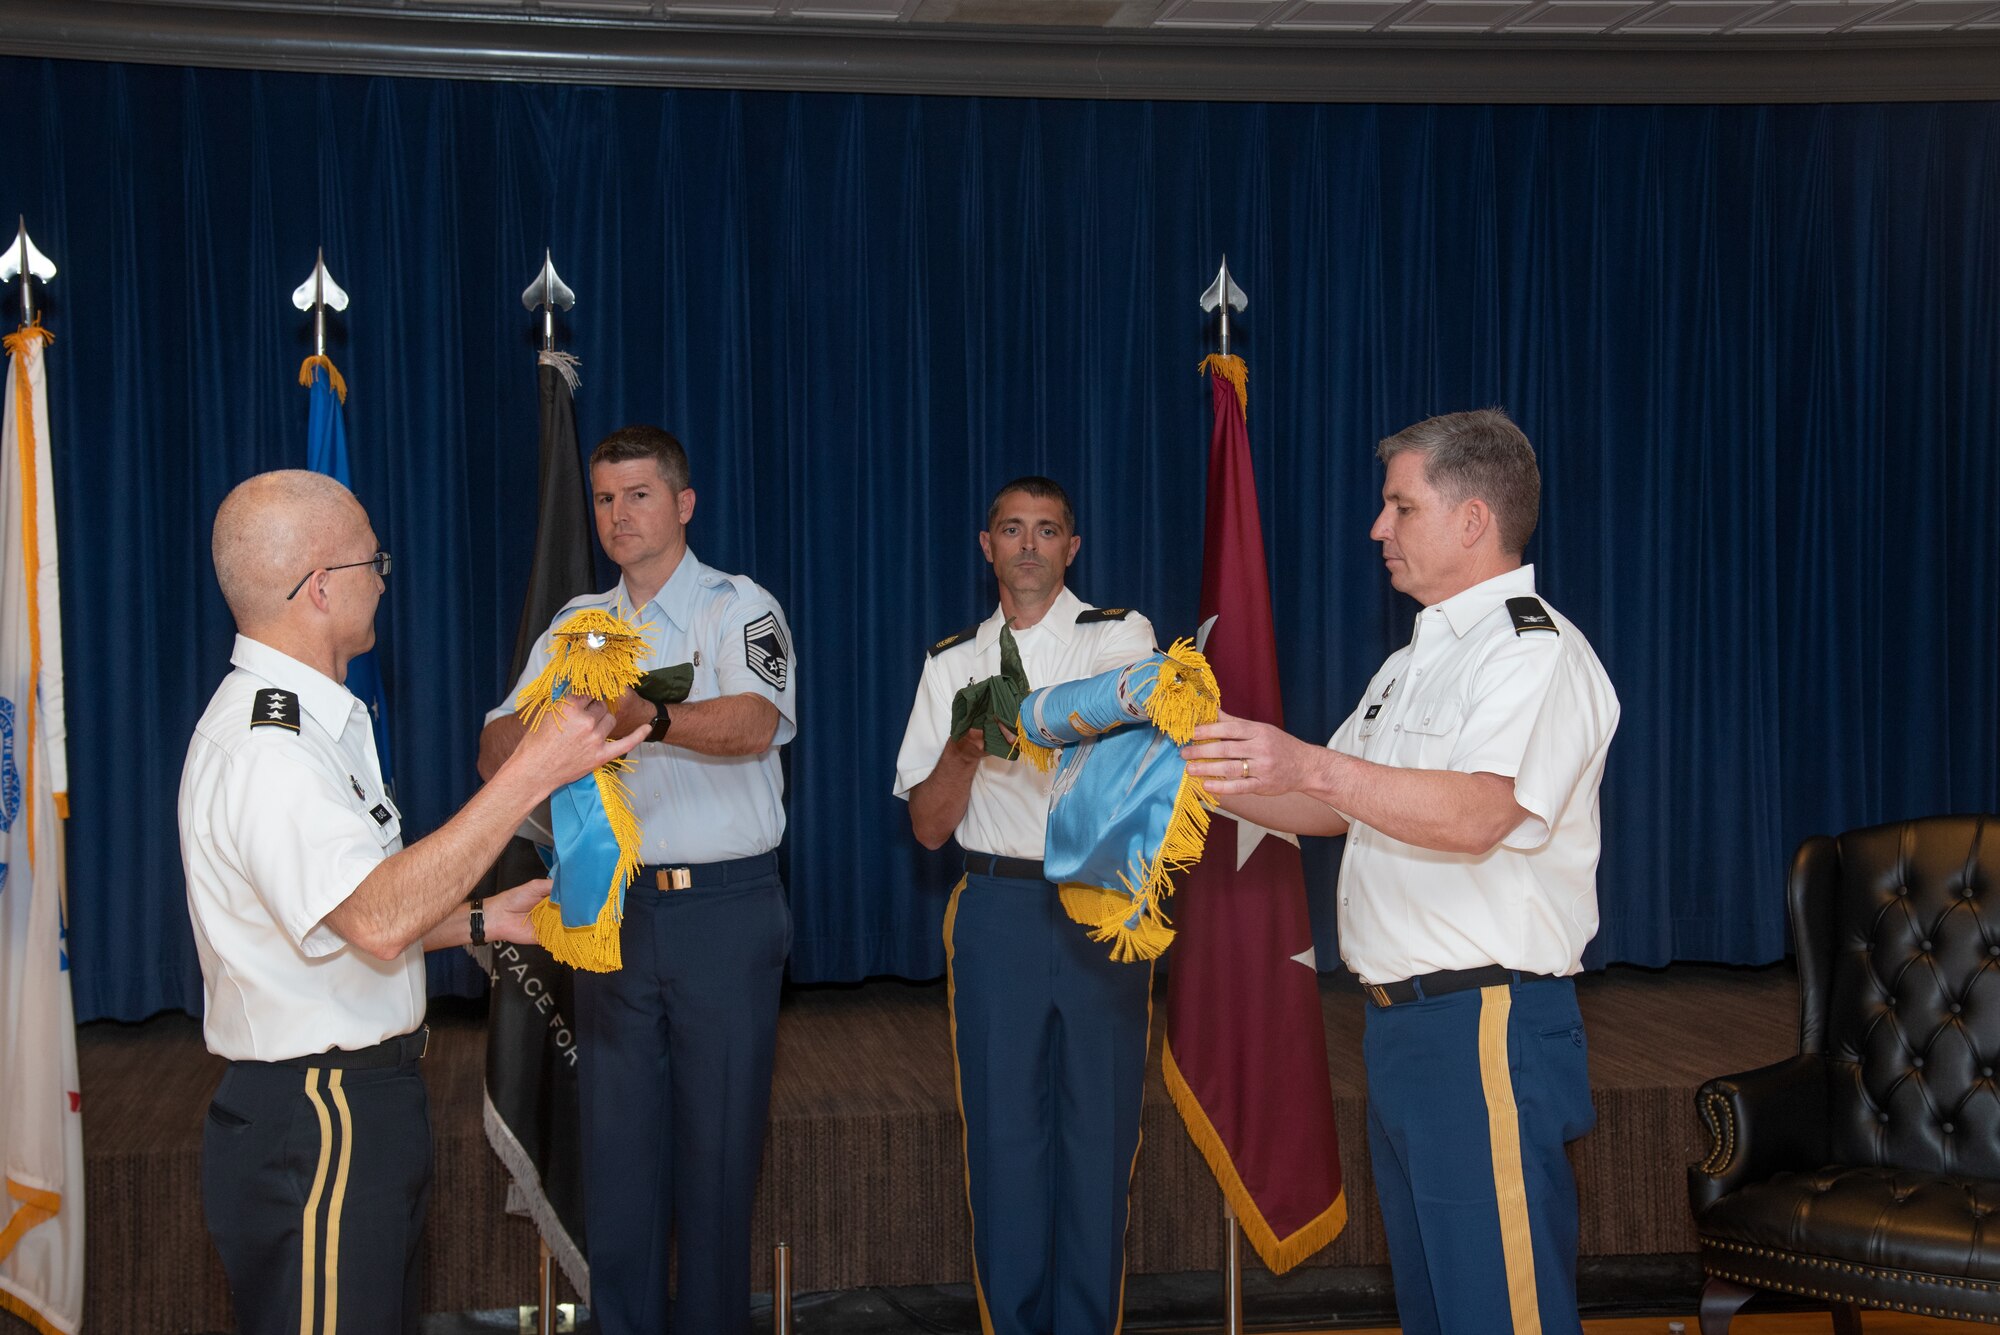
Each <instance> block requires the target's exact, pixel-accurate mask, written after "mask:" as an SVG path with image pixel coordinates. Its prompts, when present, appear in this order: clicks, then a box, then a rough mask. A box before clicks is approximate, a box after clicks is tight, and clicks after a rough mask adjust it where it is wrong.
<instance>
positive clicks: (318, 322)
mask: <svg viewBox="0 0 2000 1335" xmlns="http://www.w3.org/2000/svg"><path fill="white" fill-rule="evenodd" d="M292 305H294V306H296V307H298V308H299V309H300V310H302V311H311V312H312V317H313V355H314V356H315V357H324V356H326V312H327V308H328V307H331V308H333V309H334V310H337V311H344V310H346V309H347V293H346V292H344V291H342V290H341V286H340V284H338V283H336V282H334V281H333V275H332V274H330V273H328V272H327V271H326V248H325V247H324V246H322V247H320V251H319V258H318V259H316V260H314V261H313V271H312V272H311V273H310V274H307V275H306V281H305V282H303V283H300V284H299V286H298V290H297V291H295V292H293V293H292Z"/></svg>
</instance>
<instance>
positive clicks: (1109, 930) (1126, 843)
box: [1015, 640, 1220, 962]
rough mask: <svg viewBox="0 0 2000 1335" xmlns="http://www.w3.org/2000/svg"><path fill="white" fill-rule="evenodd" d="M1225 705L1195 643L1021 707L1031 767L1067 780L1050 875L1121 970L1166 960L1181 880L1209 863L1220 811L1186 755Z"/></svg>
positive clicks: (1054, 824) (1056, 795)
mask: <svg viewBox="0 0 2000 1335" xmlns="http://www.w3.org/2000/svg"><path fill="white" fill-rule="evenodd" d="M1219 705H1220V697H1219V694H1218V692H1217V690H1216V685H1215V676H1214V674H1213V673H1212V672H1210V671H1209V667H1208V660H1207V659H1205V658H1204V657H1202V655H1201V654H1200V653H1199V652H1198V651H1197V650H1196V649H1195V648H1194V646H1193V645H1192V644H1190V643H1189V642H1188V641H1186V640H1180V641H1177V642H1176V643H1175V644H1174V646H1173V647H1172V648H1171V649H1169V650H1167V652H1165V653H1154V654H1151V655H1149V656H1148V657H1146V658H1142V659H1140V660H1139V661H1138V662H1136V663H1130V664H1127V665H1126V666H1125V667H1122V668H1114V669H1113V670H1111V671H1109V672H1101V673H1099V674H1098V675H1096V676H1094V677H1086V678H1084V679H1083V680H1081V681H1072V682H1064V683H1062V684H1061V685H1058V686H1045V687H1043V688H1042V689H1040V690H1037V691H1032V692H1030V693H1029V694H1028V696H1027V698H1026V699H1024V700H1022V702H1021V713H1020V718H1019V721H1018V722H1017V724H1016V727H1015V733H1016V735H1017V736H1018V737H1019V738H1020V748H1021V754H1022V757H1023V758H1024V759H1025V760H1027V761H1028V762H1029V763H1030V764H1032V765H1034V766H1035V767H1036V768H1037V769H1040V770H1042V771H1043V772H1044V773H1046V772H1047V771H1048V770H1050V769H1051V768H1053V769H1054V770H1055V771H1056V777H1055V783H1054V786H1053V789H1052V790H1051V794H1050V798H1049V819H1048V832H1047V835H1048V837H1047V841H1046V844H1045V846H1044V849H1043V853H1042V865H1043V868H1044V871H1045V874H1046V875H1047V876H1048V879H1049V880H1051V881H1054V882H1055V883H1056V885H1057V886H1058V887H1059V889H1060V892H1061V895H1062V904H1063V909H1064V911H1065V912H1067V913H1068V914H1069V916H1070V917H1071V918H1072V919H1074V920H1075V921H1077V922H1078V923H1081V924H1082V925H1083V926H1084V927H1086V928H1087V929H1089V932H1090V939H1091V940H1093V941H1096V942H1098V943H1100V944H1104V945H1109V946H1110V947H1111V957H1112V958H1113V959H1115V960H1119V961H1121V962H1130V961H1133V960H1150V959H1157V958H1158V957H1159V955H1160V953H1161V952H1162V951H1164V950H1165V949H1166V948H1167V946H1168V945H1169V944H1170V943H1171V942H1172V941H1173V938H1174V932H1173V928H1172V926H1171V925H1170V923H1171V920H1170V919H1169V918H1168V917H1167V914H1166V910H1165V907H1164V901H1165V899H1166V897H1167V896H1168V895H1170V894H1172V893H1173V881H1172V879H1171V878H1172V875H1173V873H1175V872H1178V871H1185V870H1186V869H1187V868H1189V867H1191V866H1193V865H1194V864H1195V863H1196V862H1199V861H1200V860H1201V852H1202V846H1203V843H1204V842H1205V841H1206V839H1207V837H1208V817H1209V809H1210V806H1211V803H1210V801H1209V798H1208V794H1207V791H1206V790H1205V789H1204V788H1203V787H1202V783H1201V780H1200V779H1198V778H1196V777H1195V776H1193V775H1191V774H1189V773H1188V772H1187V765H1186V762H1184V761H1183V760H1182V759H1181V753H1180V748H1181V747H1182V746H1183V745H1185V744H1186V743H1187V742H1188V741H1189V740H1190V739H1191V738H1192V737H1193V736H1194V730H1195V728H1196V726H1197V725H1199V724H1202V723H1208V722H1212V721H1213V720H1214V718H1215V716H1216V711H1217V709H1218V707H1219Z"/></svg>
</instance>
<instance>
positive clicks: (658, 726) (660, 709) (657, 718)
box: [646, 700, 674, 742]
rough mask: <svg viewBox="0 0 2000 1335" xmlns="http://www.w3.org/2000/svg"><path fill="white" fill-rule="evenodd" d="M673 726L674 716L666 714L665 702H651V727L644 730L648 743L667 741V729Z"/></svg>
mask: <svg viewBox="0 0 2000 1335" xmlns="http://www.w3.org/2000/svg"><path fill="white" fill-rule="evenodd" d="M673 726H674V716H673V715H672V714H669V713H668V712H667V706H666V702H665V701H663V700H655V701H654V702H653V726H652V727H650V728H648V729H646V740H647V741H649V742H663V741H665V740H666V739H667V729H668V728H671V727H673Z"/></svg>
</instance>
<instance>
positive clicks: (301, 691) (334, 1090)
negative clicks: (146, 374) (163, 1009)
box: [179, 470, 643, 1335]
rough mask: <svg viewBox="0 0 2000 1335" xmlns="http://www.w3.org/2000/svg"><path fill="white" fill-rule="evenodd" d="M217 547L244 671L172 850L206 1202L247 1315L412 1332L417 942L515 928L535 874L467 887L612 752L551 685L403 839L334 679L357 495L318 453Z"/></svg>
mask: <svg viewBox="0 0 2000 1335" xmlns="http://www.w3.org/2000/svg"><path fill="white" fill-rule="evenodd" d="M213 554H214V559H215V574H216V579H217V581H218V582H219V583H220V584H221V585H222V596H223V599H224V601H226V602H227V603H228V604H229V611H230V614H231V616H233V617H234V618H235V621H236V630H237V635H236V646H235V651H234V652H233V653H232V654H231V656H230V662H231V663H232V664H233V665H234V668H235V670H234V671H232V672H231V673H230V674H229V675H228V676H226V677H224V678H223V680H222V685H221V686H219V687H218V688H216V692H215V695H214V697H213V698H212V699H210V701H209V704H208V709H207V710H206V712H204V713H203V714H202V716H201V721H200V722H199V723H198V724H196V725H195V731H194V738H193V740H192V741H191V742H189V743H188V753H187V763H186V765H185V767H184V768H183V769H182V771H181V791H180V812H179V814H180V832H181V859H182V864H183V866H184V867H185V869H186V872H187V897H188V916H189V917H190V918H191V919H193V923H194V938H195V948H196V950H197V951H198V952H199V954H200V957H201V974H202V989H203V993H204V996H205V999H206V1001H207V1009H206V1012H205V1015H204V1017H203V1021H202V1033H203V1037H204V1038H205V1039H206V1040H207V1043H208V1047H209V1050H210V1051H212V1052H214V1053H216V1054H218V1055H219V1056H222V1057H226V1058H228V1059H229V1069H228V1071H227V1073H226V1074H225V1075H224V1076H223V1078H222V1084H221V1086H220V1088H218V1089H217V1090H216V1094H215V1101H214V1102H213V1103H212V1104H210V1105H209V1110H208V1122H207V1126H206V1127H205V1129H204V1131H203V1135H202V1204H203V1208H204V1213H205V1215H206V1217H207V1221H208V1229H209V1233H210V1234H211V1235H212V1236H213V1237H214V1239H215V1246H216V1250H217V1251H218V1252H220V1253H221V1255H222V1263H223V1269H224V1270H226V1271H227V1272H228V1275H229V1286H230V1291H231V1294H232V1296H233V1298H234V1300H235V1306H236V1316H237V1320H238V1323H239V1325H240V1328H241V1329H242V1330H243V1331H245V1332H249V1333H250V1335H262V1333H263V1332H278V1331H284V1332H286V1335H294V1333H302V1332H311V1335H334V1333H335V1332H337V1331H361V1332H369V1333H370V1335H373V1333H374V1332H379V1331H399V1330H400V1331H404V1332H410V1333H412V1335H413V1333H414V1332H415V1331H416V1330H417V1324H418V1322H417V1318H418V1313H417V1296H418V1283H417V1280H418V1272H417V1252H418V1242H419V1239H420V1235H421V1232H422V1228H423V1218H424V1206H425V1202H426V1199H427V1197H428V1194H429V1189H430V1172H431V1145H430V1120H429V1111H428V1107H427V1104H426V1101H425V1095H424V1084H423V1080H422V1077H421V1076H420V1075H419V1074H418V1071H417V1062H418V1059H419V1058H421V1057H422V1056H423V1051H424V1045H425V1037H426V1032H427V1031H426V1030H425V1028H424V1023H423V1020H424V967H423V951H425V950H435V949H439V948H441V947H444V946H452V945H464V944H466V943H468V942H469V943H472V944H475V945H476V944H479V943H481V942H482V941H488V940H499V941H514V942H527V941H530V940H532V939H533V937H532V934H531V933H530V931H529V928H528V911H529V910H530V909H531V908H532V907H533V906H534V905H535V904H536V903H537V902H539V901H540V900H541V899H542V898H543V897H544V896H546V895H547V893H548V882H547V881H530V882H528V883H527V884H525V885H519V886H516V887H514V888H513V889H511V890H508V891H506V892H504V893H502V894H499V895H495V896H493V897H492V898H491V899H488V900H486V901H484V902H483V903H482V902H481V901H479V900H472V901H470V902H469V903H468V902H467V899H466V896H467V895H468V894H469V893H470V891H471V890H472V887H473V885H474V883H475V882H476V881H477V880H478V878H479V877H480V876H481V875H482V874H484V872H485V870H486V868H487V867H488V866H489V865H491V864H492V862H493V859H494V858H495V857H496V856H498V855H499V852H500V849H501V847H502V846H503V845H504V844H505V843H506V842H507V840H508V839H509V838H510V837H511V836H512V835H513V832H514V829H515V827H516V826H518V825H519V824H520V823H521V821H522V820H523V819H524V818H526V817H527V815H528V813H529V812H530V811H532V810H534V808H535V807H536V806H538V805H539V804H540V803H541V802H542V801H543V800H544V799H546V798H547V797H548V795H549V794H550V793H551V792H553V791H554V790H555V789H557V788H559V787H561V786H562V785H563V784H566V783H569V782H570V781H572V780H574V779H578V778H581V777H582V776H583V775H585V774H588V773H590V772H591V770H593V769H595V768H596V767H597V766H599V765H602V764H604V763H605V762H607V761H609V760H612V759H614V758H616V757H617V756H620V755H623V754H624V753H625V752H626V751H629V750H631V749H632V747H633V746H634V745H635V744H637V742H638V741H639V739H640V738H641V737H642V736H643V734H641V733H634V734H632V736H630V737H629V738H627V739H625V740H624V741H622V742H613V741H610V740H608V739H609V734H610V730H611V725H612V718H611V716H610V715H609V714H608V713H606V712H605V710H604V709H603V708H602V707H601V706H599V705H597V704H594V703H585V704H583V705H578V704H577V703H576V702H575V701H574V700H573V699H572V700H567V701H564V702H563V706H562V708H561V710H560V712H559V713H558V714H557V715H556V717H555V719H554V726H547V725H545V726H543V727H540V728H538V729H536V730H535V731H534V732H532V733H529V734H528V735H527V737H526V739H525V740H524V741H523V742H522V744H521V746H520V748H519V749H518V750H516V751H515V752H514V753H513V755H512V756H511V757H509V758H508V760H507V763H506V764H505V765H502V766H501V767H500V768H499V770H498V771H497V772H496V773H494V774H493V776H492V777H491V779H490V781H489V782H488V783H487V785H486V786H485V787H484V788H482V789H480V790H479V792H478V793H477V794H475V795H474V796H473V798H472V800H471V801H470V802H468V803H466V805H465V806H464V808H463V809H461V810H460V811H459V813H458V814H457V815H455V816H453V817H452V818H451V819H450V820H449V821H447V822H445V824H444V825H443V826H442V827H440V828H439V829H437V830H436V831H434V832H432V833H431V834H429V835H426V836H425V837H424V838H422V839H420V840H418V841H417V842H416V843H413V844H411V845H410V846H409V847H407V848H405V847H404V846H403V830H402V818H401V816H400V815H399V814H398V812H397V810H396V804H395V803H394V802H393V801H391V800H390V798H389V795H388V793H387V792H386V791H384V789H383V785H382V774H381V767H380V765H379V764H378V762H377V760H376V756H375V738H374V733H373V731H372V730H371V728H370V727H369V720H368V712H367V710H366V708H365V707H364V706H363V705H362V704H361V702H360V701H359V700H357V699H355V698H354V696H353V695H352V694H350V693H349V692H348V690H347V689H346V688H345V687H344V686H342V685H341V682H342V681H343V680H344V679H345V677H346V675H347V665H348V663H349V662H350V661H351V660H352V659H354V658H355V657H357V656H358V655H360V654H362V653H365V652H367V650H368V649H369V647H370V646H372V645H373V644H374V643H375V605H376V603H377V602H378V601H380V599H381V597H382V592H383V588H384V585H383V578H384V576H386V575H387V574H388V573H389V554H388V553H387V552H384V551H381V550H379V549H378V547H377V545H376V540H375V530H374V529H373V528H372V527H371V526H370V525H369V522H368V515H367V512H366V511H364V510H363V509H362V508H361V504H360V502H358V501H356V500H355V499H354V496H353V495H352V493H350V492H349V491H348V490H347V488H345V487H343V486H341V485H340V484H339V483H338V482H335V481H333V480H332V479H331V478H329V477H326V476H324V475H323V474H319V473H311V472H306V471H303V470H291V471H286V472H277V473H264V474H260V475H259V476H257V477H253V478H251V479H250V480H249V481H247V482H244V483H243V484H241V485H240V486H238V487H237V488H236V489H235V490H234V491H232V492H230V493H229V495H228V497H227V498H225V499H224V501H223V502H222V506H221V508H220V509H219V510H218V511H217V512H216V516H215V535H214V548H213Z"/></svg>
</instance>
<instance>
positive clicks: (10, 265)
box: [0, 217, 56, 324]
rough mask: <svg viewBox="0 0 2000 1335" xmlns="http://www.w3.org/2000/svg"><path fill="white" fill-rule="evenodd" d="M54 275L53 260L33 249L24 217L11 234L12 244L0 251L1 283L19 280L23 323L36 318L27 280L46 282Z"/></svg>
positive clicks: (32, 297)
mask: <svg viewBox="0 0 2000 1335" xmlns="http://www.w3.org/2000/svg"><path fill="white" fill-rule="evenodd" d="M55 276H56V265H55V261H54V260H51V259H50V258H49V257H48V256H46V255H44V254H42V252H41V251H39V250H37V249H35V243H34V242H33V241H31V240H29V239H28V220H27V218H25V217H23V218H22V219H21V227H20V230H19V231H18V232H16V233H15V234H14V244H13V245H11V246H9V247H7V249H6V251H5V252H4V253H0V283H4V282H6V281H7V280H8V279H10V278H19V279H20V280H21V323H22V324H32V323H34V319H35V294H34V290H33V288H32V287H30V286H29V281H28V280H29V279H30V278H39V279H41V280H42V281H43V282H44V283H46V282H48V281H49V280H50V279H51V278H54V277H55Z"/></svg>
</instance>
